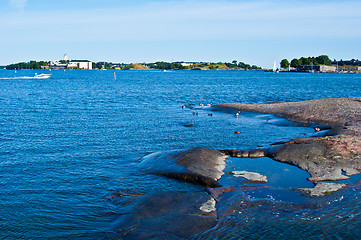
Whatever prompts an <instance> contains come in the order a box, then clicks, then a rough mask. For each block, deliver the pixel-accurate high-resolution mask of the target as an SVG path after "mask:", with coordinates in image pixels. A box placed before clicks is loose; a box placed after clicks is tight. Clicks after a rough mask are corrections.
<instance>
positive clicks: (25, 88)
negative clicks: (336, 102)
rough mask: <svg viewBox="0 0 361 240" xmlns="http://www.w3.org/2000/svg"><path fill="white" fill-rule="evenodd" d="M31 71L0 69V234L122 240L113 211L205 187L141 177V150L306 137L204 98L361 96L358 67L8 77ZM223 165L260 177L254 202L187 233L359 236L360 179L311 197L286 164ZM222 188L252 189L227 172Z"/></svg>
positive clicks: (247, 145) (127, 211) (302, 175)
mask: <svg viewBox="0 0 361 240" xmlns="http://www.w3.org/2000/svg"><path fill="white" fill-rule="evenodd" d="M35 72H36V71H17V72H16V73H15V72H14V71H5V70H2V71H0V239H58V238H62V239H107V238H122V236H126V235H125V234H124V232H127V231H129V229H132V228H134V226H128V225H127V224H128V223H127V221H126V220H124V219H125V218H122V216H124V215H127V216H128V215H132V213H133V212H134V211H135V208H136V204H137V203H138V202H139V201H140V199H142V198H145V197H148V196H152V195H153V194H157V193H160V192H177V193H197V192H203V191H205V188H204V187H202V186H197V185H192V184H190V183H183V182H180V181H176V180H173V179H168V178H165V177H161V176H155V175H150V174H147V173H144V172H143V171H142V169H140V168H138V164H139V162H140V161H141V158H142V157H144V156H146V155H148V154H151V153H154V152H159V151H164V152H166V151H171V150H178V149H190V148H194V147H208V148H212V149H254V148H258V147H267V146H269V145H270V144H272V143H274V142H278V141H286V140H289V139H291V138H294V137H303V136H311V135H312V134H313V129H312V128H310V127H308V126H302V125H294V124H292V123H290V122H286V121H283V120H282V119H277V118H275V117H273V116H271V115H265V114H255V113H242V114H241V115H240V117H235V116H234V115H233V114H232V112H229V111H219V110H217V111H216V109H214V108H212V107H209V106H207V104H218V103H225V102H242V103H261V102H283V101H301V100H310V99H317V98H326V97H327V98H328V97H360V95H359V94H360V89H361V75H358V74H308V73H279V74H273V73H266V72H253V71H170V72H158V71H116V76H117V80H114V71H110V70H108V71H52V72H51V73H52V77H51V78H49V79H42V80H41V79H40V80H39V79H17V77H19V76H32V75H34V73H35ZM183 105H184V106H186V108H185V109H182V106H183ZM194 112H197V113H198V115H195V114H193V113H194ZM209 113H212V116H210V115H209ZM186 124H194V125H195V127H190V128H187V127H185V126H184V125H186ZM235 131H239V132H240V134H235V133H234V132H235ZM232 170H248V171H257V172H260V173H262V174H265V175H267V176H268V177H269V182H268V183H267V184H266V188H259V189H257V188H254V189H252V190H248V191H245V192H246V194H247V196H248V197H249V199H250V200H249V201H251V202H253V203H255V205H254V206H253V207H248V208H243V210H242V211H241V210H240V209H238V212H237V213H235V211H234V212H233V214H232V215H228V216H227V217H221V216H218V218H217V221H216V222H215V223H214V224H213V225H212V227H209V228H208V229H206V230H204V229H203V230H202V231H200V232H198V233H197V234H196V235H194V234H193V235H189V236H187V238H195V239H214V238H218V239H223V238H230V239H239V238H243V237H246V238H250V239H260V238H261V239H262V238H263V239H269V238H290V237H292V238H294V239H297V238H300V239H301V238H306V237H307V238H321V239H322V238H331V239H343V238H348V239H350V238H360V237H361V231H360V230H359V226H360V224H361V209H360V206H361V201H360V197H361V194H360V186H359V185H358V184H356V182H357V181H358V180H359V178H360V177H359V176H354V177H353V178H351V180H349V181H347V182H349V184H350V185H349V186H348V187H347V188H346V189H344V190H341V191H339V192H337V193H333V194H330V195H328V196H327V197H324V198H320V199H310V198H308V197H306V196H303V195H301V194H300V193H299V192H297V191H293V190H292V189H293V188H300V187H312V186H313V184H312V183H311V182H308V181H307V180H306V178H307V177H308V176H309V175H308V174H307V173H306V172H304V171H302V170H300V169H298V168H296V167H294V166H290V165H286V164H282V163H277V162H274V161H273V160H271V159H268V158H262V159H242V160H239V159H234V158H229V159H228V160H227V168H226V172H229V171H232ZM221 183H222V184H223V185H225V186H237V187H240V186H245V187H254V186H255V185H252V184H251V185H250V184H249V183H247V182H245V181H243V180H241V179H238V178H234V177H232V176H231V175H226V176H224V177H223V178H222V179H221ZM256 186H259V185H256ZM262 186H263V185H262ZM114 193H116V195H114ZM120 195H122V196H126V198H121V197H119V196H120ZM114 196H115V198H114ZM114 199H115V200H116V201H115V200H114ZM237 204H238V205H237V206H238V208H239V203H237ZM168 224H172V223H171V222H169V223H168ZM125 238H126V237H125Z"/></svg>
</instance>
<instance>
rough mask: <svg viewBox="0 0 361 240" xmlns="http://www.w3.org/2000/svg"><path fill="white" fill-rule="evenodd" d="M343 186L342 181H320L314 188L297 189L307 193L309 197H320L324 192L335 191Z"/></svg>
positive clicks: (344, 185)
mask: <svg viewBox="0 0 361 240" xmlns="http://www.w3.org/2000/svg"><path fill="white" fill-rule="evenodd" d="M344 187H346V184H344V183H326V182H320V183H317V184H316V186H315V187H314V188H300V189H298V190H299V191H302V192H304V193H306V194H308V195H309V196H310V197H322V196H324V195H326V194H329V193H332V192H336V191H338V190H340V189H342V188H344Z"/></svg>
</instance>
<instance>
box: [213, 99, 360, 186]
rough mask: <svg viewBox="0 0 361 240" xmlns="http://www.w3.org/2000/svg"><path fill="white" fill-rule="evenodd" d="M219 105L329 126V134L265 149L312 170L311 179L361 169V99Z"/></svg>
mask: <svg viewBox="0 0 361 240" xmlns="http://www.w3.org/2000/svg"><path fill="white" fill-rule="evenodd" d="M215 107H217V108H233V109H235V110H238V111H252V112H259V113H267V114H274V115H275V116H278V117H283V118H286V119H288V120H291V121H295V122H300V123H312V124H320V125H326V126H329V127H330V131H329V132H328V133H327V136H321V137H313V138H299V139H294V140H290V141H288V142H286V143H283V144H279V145H277V146H272V147H270V148H269V149H268V150H265V152H266V154H267V156H268V157H271V158H273V159H275V160H277V161H280V162H284V163H289V164H292V165H295V166H298V167H300V168H301V169H304V170H306V171H308V172H309V173H310V175H311V177H310V178H309V180H310V181H325V180H342V179H346V178H348V177H349V176H350V175H353V174H357V173H360V171H361V98H328V99H317V100H310V101H303V102H283V103H263V104H241V103H225V104H219V105H216V106H215Z"/></svg>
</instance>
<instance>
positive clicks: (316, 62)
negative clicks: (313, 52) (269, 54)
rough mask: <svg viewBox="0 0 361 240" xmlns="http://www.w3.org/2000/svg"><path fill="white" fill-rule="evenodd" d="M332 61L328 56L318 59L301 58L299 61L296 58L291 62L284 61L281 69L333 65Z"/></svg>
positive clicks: (321, 56)
mask: <svg viewBox="0 0 361 240" xmlns="http://www.w3.org/2000/svg"><path fill="white" fill-rule="evenodd" d="M331 64H332V61H331V59H330V58H329V57H328V56H327V55H320V56H318V57H307V58H306V57H301V58H299V59H297V58H294V59H292V60H291V62H289V61H288V60H287V59H282V61H281V63H280V66H281V68H288V67H289V66H291V67H294V68H298V67H300V66H311V65H313V66H319V65H331Z"/></svg>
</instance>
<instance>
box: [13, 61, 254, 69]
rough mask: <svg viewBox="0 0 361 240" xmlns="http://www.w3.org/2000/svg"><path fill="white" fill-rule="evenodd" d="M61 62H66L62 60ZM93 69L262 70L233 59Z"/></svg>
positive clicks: (23, 65)
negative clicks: (227, 60) (216, 61)
mask: <svg viewBox="0 0 361 240" xmlns="http://www.w3.org/2000/svg"><path fill="white" fill-rule="evenodd" d="M59 62H60V63H65V62H63V61H62V60H61V61H59ZM49 66H50V62H48V61H39V62H37V61H30V62H20V63H15V64H10V65H8V66H6V69H26V70H37V69H42V67H43V68H48V67H49ZM92 67H93V69H121V70H128V69H138V68H140V67H142V69H157V70H260V69H261V67H258V66H256V65H249V64H246V63H244V62H238V61H237V60H233V61H232V62H231V63H228V62H224V63H222V62H218V63H212V62H191V63H185V62H163V61H158V62H155V63H142V64H133V63H131V64H126V63H112V62H93V63H92Z"/></svg>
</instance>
